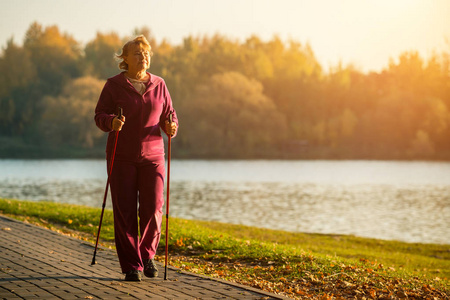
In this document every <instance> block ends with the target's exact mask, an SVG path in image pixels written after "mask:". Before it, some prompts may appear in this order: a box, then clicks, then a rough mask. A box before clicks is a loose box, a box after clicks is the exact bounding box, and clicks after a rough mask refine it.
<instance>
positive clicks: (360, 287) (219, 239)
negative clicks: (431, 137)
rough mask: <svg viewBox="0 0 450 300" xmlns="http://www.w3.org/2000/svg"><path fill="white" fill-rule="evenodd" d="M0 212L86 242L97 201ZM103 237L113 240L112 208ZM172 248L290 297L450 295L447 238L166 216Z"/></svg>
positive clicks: (7, 203)
mask: <svg viewBox="0 0 450 300" xmlns="http://www.w3.org/2000/svg"><path fill="white" fill-rule="evenodd" d="M0 213H3V214H7V215H10V216H13V217H15V218H19V219H22V220H24V221H26V222H31V223H36V224H38V225H41V226H45V227H49V228H52V229H53V230H58V231H60V232H63V233H65V234H70V235H71V236H74V237H77V238H81V239H84V240H88V241H91V242H93V241H95V239H94V238H95V234H96V229H97V224H98V220H99V217H100V209H93V208H87V207H83V206H76V205H67V204H55V203H48V202H27V201H17V200H8V199H0ZM163 228H164V225H163ZM74 230H75V231H74ZM101 237H102V239H103V242H102V243H104V244H105V245H107V246H108V245H109V246H110V247H113V245H112V244H111V243H110V242H111V241H113V239H114V234H113V222H112V212H111V211H110V210H105V216H104V219H103V224H102V235H101ZM164 240H165V238H164V236H163V237H162V239H161V241H162V243H163V241H164ZM107 241H110V242H107ZM163 247H164V245H160V249H159V251H160V253H163V252H164V251H163ZM169 253H170V255H169V263H170V264H171V265H174V266H176V267H178V268H180V269H182V270H186V271H189V272H194V273H198V274H204V275H208V276H211V277H216V278H222V279H225V280H229V281H233V282H238V283H241V284H245V285H249V286H252V287H255V288H259V289H263V290H266V291H270V292H274V293H277V294H281V295H285V296H288V297H290V298H294V299H364V298H366V299H402V298H408V299H448V295H449V292H450V290H449V288H450V286H449V281H448V276H449V275H450V273H449V272H450V256H449V251H448V245H433V244H409V243H402V242H396V241H382V240H374V239H365V238H358V237H353V236H336V235H317V234H303V233H289V232H283V231H274V230H267V229H258V228H252V227H246V226H238V225H231V224H222V223H216V222H204V221H188V220H182V219H176V218H171V219H170V237H169ZM157 259H158V260H160V261H163V260H164V257H163V256H161V255H160V256H157Z"/></svg>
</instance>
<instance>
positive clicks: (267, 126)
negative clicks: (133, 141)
mask: <svg viewBox="0 0 450 300" xmlns="http://www.w3.org/2000/svg"><path fill="white" fill-rule="evenodd" d="M184 113H185V115H184V116H183V117H184V126H185V127H186V128H192V129H193V130H189V131H187V132H184V135H186V139H188V140H189V143H190V145H189V146H190V148H191V151H199V152H200V153H204V154H207V155H211V156H212V155H218V156H225V155H227V154H231V155H233V156H237V157H248V156H251V155H259V154H264V153H265V154H267V153H270V152H271V151H273V150H274V149H276V147H277V146H279V143H280V142H281V141H283V140H284V139H285V137H286V122H285V120H284V118H283V116H282V115H281V114H280V113H279V112H278V111H277V109H276V107H275V105H274V104H273V102H272V100H270V99H269V98H268V97H267V96H265V95H264V94H263V88H262V85H261V83H259V82H257V81H256V80H253V79H248V78H246V77H245V76H243V75H242V74H240V73H236V72H226V73H221V74H216V75H214V76H212V77H211V79H210V80H209V81H208V82H207V83H206V84H204V85H201V86H199V87H198V88H197V90H196V93H195V95H194V97H193V99H192V103H189V107H188V108H186V110H185V111H184Z"/></svg>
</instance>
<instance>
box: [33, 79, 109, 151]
mask: <svg viewBox="0 0 450 300" xmlns="http://www.w3.org/2000/svg"><path fill="white" fill-rule="evenodd" d="M104 83H105V82H104V81H102V80H98V79H95V78H93V77H89V76H88V77H80V78H77V79H75V80H74V81H71V82H68V83H67V84H66V85H65V86H64V89H63V91H62V93H61V94H60V95H59V96H57V97H53V96H47V97H45V98H44V105H45V110H44V113H43V115H42V120H41V123H40V129H41V132H42V134H43V135H44V137H45V139H46V141H47V142H48V143H50V145H52V146H54V147H58V146H62V145H71V146H83V147H86V148H91V147H93V146H94V144H95V141H96V139H98V138H99V137H101V136H102V135H103V132H101V131H100V130H99V129H98V128H97V127H96V126H95V123H94V121H93V114H94V109H95V106H96V103H97V100H98V97H99V95H100V92H101V90H102V88H103V85H104Z"/></svg>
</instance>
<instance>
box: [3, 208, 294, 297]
mask: <svg viewBox="0 0 450 300" xmlns="http://www.w3.org/2000/svg"><path fill="white" fill-rule="evenodd" d="M93 251H94V246H93V245H92V244H90V243H87V242H84V241H81V240H78V239H75V238H71V237H67V236H64V235H62V234H59V233H57V232H53V231H51V230H48V229H45V228H41V227H38V226H35V225H31V224H27V223H23V222H20V221H17V220H13V219H10V218H7V217H4V216H0V299H8V300H9V299H36V298H42V299H80V298H81V299H287V298H285V297H281V296H278V295H275V294H271V293H266V292H264V291H260V290H257V289H254V288H251V287H246V286H243V285H239V284H234V283H229V282H226V281H222V280H217V279H212V278H208V277H205V276H199V275H195V274H191V273H187V272H183V271H179V270H178V269H175V268H172V267H169V272H168V276H167V277H168V280H164V279H163V278H164V266H162V265H161V264H159V263H158V267H159V269H160V272H159V273H160V274H159V277H158V278H146V277H145V276H144V277H143V278H144V280H143V281H142V282H125V281H123V278H124V276H123V275H122V274H121V273H120V267H119V262H118V259H117V256H116V254H115V251H114V250H111V249H104V248H99V250H98V251H97V256H96V260H97V264H96V265H93V266H91V261H92V255H93Z"/></svg>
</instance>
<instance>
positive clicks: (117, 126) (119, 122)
mask: <svg viewBox="0 0 450 300" xmlns="http://www.w3.org/2000/svg"><path fill="white" fill-rule="evenodd" d="M123 124H125V116H122V117H121V118H120V119H119V118H118V117H115V118H114V119H113V121H112V129H113V130H114V131H121V130H122V126H123Z"/></svg>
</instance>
